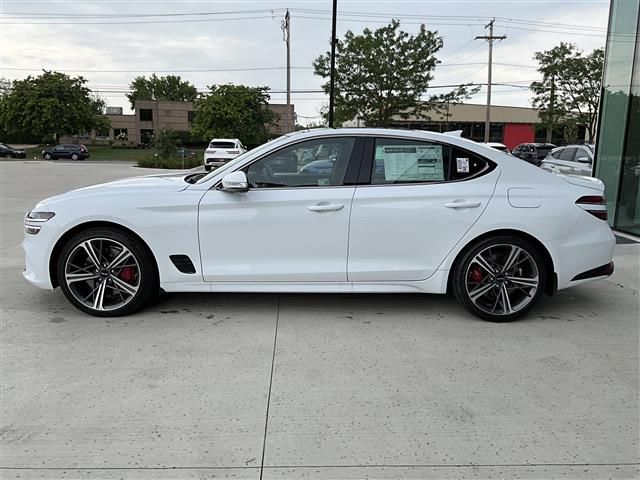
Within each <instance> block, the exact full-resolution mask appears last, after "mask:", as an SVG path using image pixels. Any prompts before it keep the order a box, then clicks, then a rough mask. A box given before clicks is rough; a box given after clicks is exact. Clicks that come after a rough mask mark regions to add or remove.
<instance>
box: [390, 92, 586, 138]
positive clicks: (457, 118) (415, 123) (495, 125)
mask: <svg viewBox="0 0 640 480" xmlns="http://www.w3.org/2000/svg"><path fill="white" fill-rule="evenodd" d="M485 112H486V106H485V105H478V104H471V103H451V104H447V105H442V106H441V107H440V108H439V109H438V110H431V111H428V112H426V113H425V115H422V116H413V115H412V116H410V117H409V118H406V119H403V118H402V117H400V116H395V117H394V118H393V122H392V126H393V127H396V128H409V129H414V130H430V131H436V132H447V131H452V130H462V136H463V137H464V138H469V139H471V140H474V141H477V142H483V141H484V127H485ZM539 122H540V118H539V116H538V111H537V110H536V109H534V108H527V107H505V106H499V105H494V106H492V107H491V126H490V132H489V141H491V142H500V143H504V144H505V145H506V146H507V147H508V148H510V149H512V148H514V147H515V146H517V145H519V144H521V143H528V142H545V141H546V130H545V129H544V128H542V127H540V126H539ZM554 133H560V134H561V135H562V132H554ZM577 133H578V138H580V139H584V134H585V131H584V127H582V128H580V127H578V132H577ZM552 142H554V143H558V144H561V143H565V142H566V141H565V139H564V138H562V137H557V136H554V137H553V138H552Z"/></svg>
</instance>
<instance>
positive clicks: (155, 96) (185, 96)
mask: <svg viewBox="0 0 640 480" xmlns="http://www.w3.org/2000/svg"><path fill="white" fill-rule="evenodd" d="M129 88H130V89H131V93H129V94H127V98H128V99H129V103H130V104H131V108H132V109H133V108H134V107H135V103H136V100H164V101H173V102H193V101H194V100H195V99H196V97H197V96H198V90H197V89H196V87H194V86H193V85H192V84H191V83H190V82H189V81H187V80H182V79H181V78H180V76H179V75H167V76H164V77H158V76H157V75H156V74H155V73H154V74H153V75H151V76H150V77H149V78H147V77H144V76H139V77H136V78H134V79H133V81H132V82H131V84H130V85H129Z"/></svg>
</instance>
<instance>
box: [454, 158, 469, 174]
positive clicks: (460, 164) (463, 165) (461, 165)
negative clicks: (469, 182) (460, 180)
mask: <svg viewBox="0 0 640 480" xmlns="http://www.w3.org/2000/svg"><path fill="white" fill-rule="evenodd" d="M456 171H457V172H458V173H469V159H468V158H456Z"/></svg>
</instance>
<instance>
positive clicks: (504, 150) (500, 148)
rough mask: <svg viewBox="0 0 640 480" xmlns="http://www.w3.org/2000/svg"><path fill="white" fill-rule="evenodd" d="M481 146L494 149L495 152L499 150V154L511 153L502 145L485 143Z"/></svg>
mask: <svg viewBox="0 0 640 480" xmlns="http://www.w3.org/2000/svg"><path fill="white" fill-rule="evenodd" d="M483 145H486V146H487V147H491V148H495V149H496V150H500V151H501V152H504V153H511V152H510V151H509V149H508V148H507V146H506V145H505V144H504V143H498V142H487V143H483Z"/></svg>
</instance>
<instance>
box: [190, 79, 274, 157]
mask: <svg viewBox="0 0 640 480" xmlns="http://www.w3.org/2000/svg"><path fill="white" fill-rule="evenodd" d="M209 89H210V90H211V93H210V94H208V95H204V96H201V97H199V98H198V99H197V100H196V102H195V118H194V120H193V125H192V132H193V134H194V135H195V136H198V137H200V138H203V139H208V140H210V139H212V138H215V137H218V138H225V137H230V138H239V139H240V140H242V143H244V144H245V145H249V146H254V145H260V144H261V143H264V142H266V141H267V140H268V139H269V132H268V126H269V125H270V124H271V123H272V122H273V119H274V115H273V112H272V111H271V109H269V98H270V97H269V93H268V92H269V88H268V87H248V86H245V85H232V84H227V85H211V86H210V87H209Z"/></svg>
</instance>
